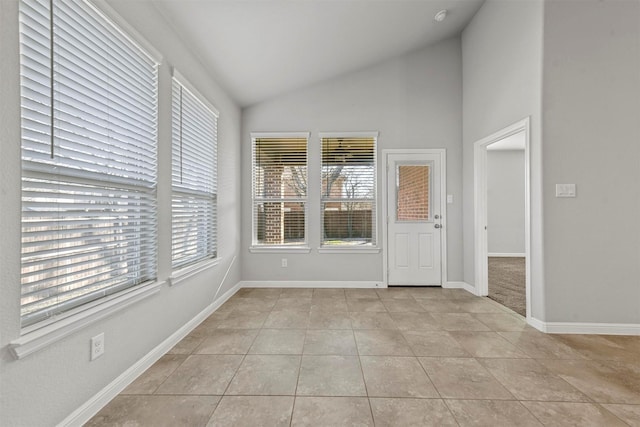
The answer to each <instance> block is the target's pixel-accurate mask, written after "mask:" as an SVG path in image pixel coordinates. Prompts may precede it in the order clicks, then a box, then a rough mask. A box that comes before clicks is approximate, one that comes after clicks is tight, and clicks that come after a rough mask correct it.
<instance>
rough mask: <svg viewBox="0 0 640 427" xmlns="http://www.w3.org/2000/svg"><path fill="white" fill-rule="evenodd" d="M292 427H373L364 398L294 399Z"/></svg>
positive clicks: (369, 411) (367, 402)
mask: <svg viewBox="0 0 640 427" xmlns="http://www.w3.org/2000/svg"><path fill="white" fill-rule="evenodd" d="M291 426H292V427H304V426H309V427H367V426H373V419H372V418H371V409H370V408H369V400H368V399H367V398H366V397H296V402H295V406H294V408H293V418H292V420H291Z"/></svg>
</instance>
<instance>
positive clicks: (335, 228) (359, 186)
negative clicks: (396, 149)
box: [321, 137, 376, 246]
mask: <svg viewBox="0 0 640 427" xmlns="http://www.w3.org/2000/svg"><path fill="white" fill-rule="evenodd" d="M375 154H376V141H375V138H373V137H368V138H322V190H321V191H322V245H326V246H341V245H342V246H354V245H368V246H371V245H375V244H376V230H375V227H376V218H375V212H376V187H375V183H376V155H375Z"/></svg>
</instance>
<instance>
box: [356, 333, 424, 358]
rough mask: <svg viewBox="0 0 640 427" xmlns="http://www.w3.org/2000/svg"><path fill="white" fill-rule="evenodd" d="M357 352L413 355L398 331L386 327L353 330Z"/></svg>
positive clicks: (370, 354)
mask: <svg viewBox="0 0 640 427" xmlns="http://www.w3.org/2000/svg"><path fill="white" fill-rule="evenodd" d="M354 334H355V337H356V344H357V346H358V353H359V354H361V355H365V356H413V355H414V354H413V352H412V351H411V347H409V344H408V343H407V340H405V339H404V336H403V335H402V333H401V332H400V331H397V330H388V329H371V330H355V331H354Z"/></svg>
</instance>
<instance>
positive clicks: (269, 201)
mask: <svg viewBox="0 0 640 427" xmlns="http://www.w3.org/2000/svg"><path fill="white" fill-rule="evenodd" d="M252 180H253V220H254V224H253V243H254V245H271V246H278V245H303V244H305V243H306V209H307V206H306V204H307V136H273V137H271V136H264V137H255V138H253V171H252Z"/></svg>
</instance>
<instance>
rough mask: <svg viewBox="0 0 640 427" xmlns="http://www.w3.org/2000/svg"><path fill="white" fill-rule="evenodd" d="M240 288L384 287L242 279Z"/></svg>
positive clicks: (379, 285) (377, 285) (360, 283)
mask: <svg viewBox="0 0 640 427" xmlns="http://www.w3.org/2000/svg"><path fill="white" fill-rule="evenodd" d="M239 285H240V287H241V288H386V286H385V285H384V283H382V282H369V281H342V280H336V281H326V280H302V281H300V280H279V281H270V280H243V281H241V282H240V283H239Z"/></svg>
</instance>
